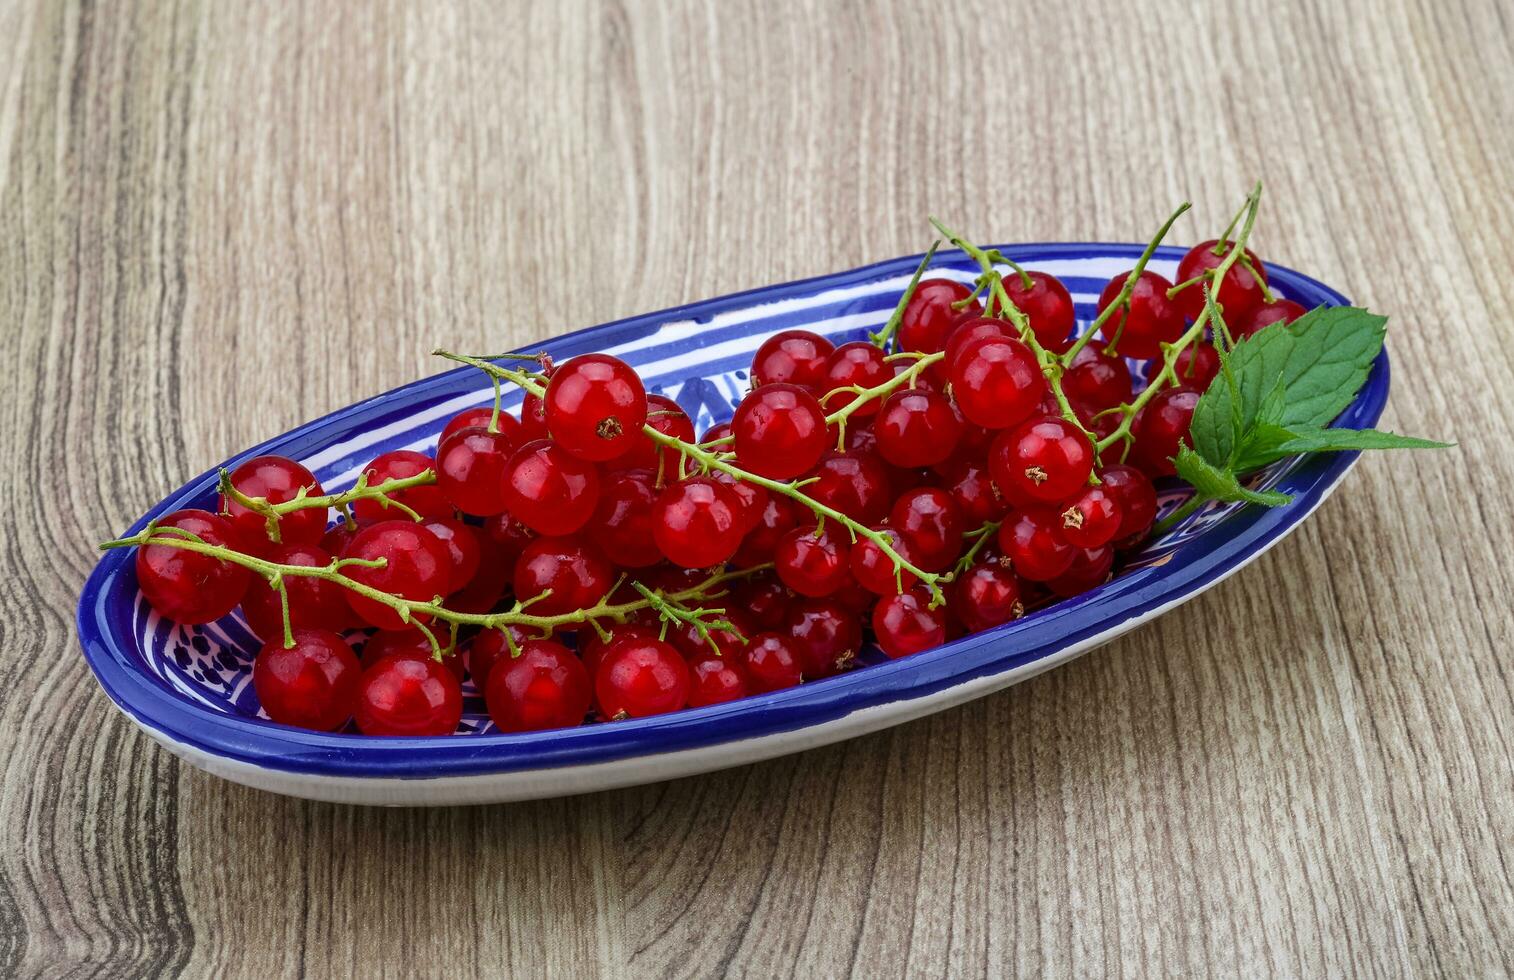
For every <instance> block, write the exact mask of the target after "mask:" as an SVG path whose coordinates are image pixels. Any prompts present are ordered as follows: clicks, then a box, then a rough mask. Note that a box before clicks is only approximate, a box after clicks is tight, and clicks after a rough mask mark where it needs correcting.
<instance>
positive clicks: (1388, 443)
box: [1236, 426, 1452, 471]
mask: <svg viewBox="0 0 1514 980" xmlns="http://www.w3.org/2000/svg"><path fill="white" fill-rule="evenodd" d="M1451 445H1452V444H1451V443H1448V442H1436V441H1434V440H1432V439H1417V438H1415V437H1413V436H1401V435H1398V434H1397V433H1393V432H1381V431H1379V430H1377V429H1320V428H1314V427H1307V426H1306V427H1299V428H1296V429H1283V428H1278V427H1275V426H1274V427H1263V426H1257V427H1256V429H1255V430H1253V432H1252V433H1251V436H1250V438H1249V439H1248V440H1247V442H1246V445H1245V447H1244V449H1243V450H1242V452H1241V456H1240V461H1239V462H1238V463H1237V467H1236V468H1237V469H1239V470H1241V471H1245V470H1250V469H1256V468H1257V467H1259V466H1266V465H1267V464H1268V463H1272V462H1276V461H1277V460H1279V459H1282V458H1283V457H1284V456H1295V455H1298V454H1299V453H1325V452H1336V451H1340V450H1349V449H1446V448H1449V447H1450V446H1451Z"/></svg>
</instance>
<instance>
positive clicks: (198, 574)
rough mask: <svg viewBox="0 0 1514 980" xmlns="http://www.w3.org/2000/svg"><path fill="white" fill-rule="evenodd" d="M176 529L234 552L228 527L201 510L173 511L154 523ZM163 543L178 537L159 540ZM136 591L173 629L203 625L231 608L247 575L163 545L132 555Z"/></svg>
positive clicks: (223, 562) (220, 561)
mask: <svg viewBox="0 0 1514 980" xmlns="http://www.w3.org/2000/svg"><path fill="white" fill-rule="evenodd" d="M153 526H154V528H169V527H172V528H178V529H179V530H181V531H188V532H189V533H191V534H194V535H197V536H198V537H199V538H200V540H201V541H204V542H205V543H206V544H212V545H217V546H219V547H222V548H236V547H237V546H238V544H239V543H240V538H239V536H238V534H237V532H236V530H235V529H234V528H233V527H232V525H231V522H230V521H228V520H226V519H225V518H224V517H220V516H218V515H216V514H212V513H210V512H209V511H205V510H178V511H174V512H173V513H172V514H169V515H168V516H166V517H164V518H161V519H160V520H158V521H156V522H155V523H154V525H153ZM159 536H160V537H163V538H176V537H178V536H177V535H173V534H162V535H159ZM136 567H137V586H138V587H139V588H141V590H142V594H143V595H145V596H146V597H147V601H148V602H149V603H151V604H152V607H153V608H154V609H156V610H157V611H158V613H159V614H160V615H162V616H163V617H165V618H167V619H171V620H173V621H174V622H176V623H190V624H193V623H208V622H210V621H211V620H215V619H220V618H221V617H222V616H224V615H226V614H227V613H229V612H231V611H232V610H233V609H235V608H236V605H237V603H239V602H241V601H242V596H244V595H245V594H246V593H247V582H248V575H247V569H245V568H243V567H242V566H241V565H237V564H234V563H232V562H229V561H226V560H224V559H221V558H213V557H211V556H210V555H202V554H198V553H196V552H193V551H190V550H188V549H187V548H176V547H174V546H173V545H167V544H147V545H143V546H141V547H139V548H138V549H137V559H136Z"/></svg>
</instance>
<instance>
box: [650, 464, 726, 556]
mask: <svg viewBox="0 0 1514 980" xmlns="http://www.w3.org/2000/svg"><path fill="white" fill-rule="evenodd" d="M740 510H741V499H740V498H739V497H737V496H736V494H735V493H734V492H733V491H732V490H731V489H730V488H729V487H727V486H725V485H723V484H721V483H719V482H717V481H715V480H713V479H711V478H710V477H707V476H691V477H689V478H688V479H686V480H680V481H678V482H677V483H675V484H673V485H672V486H670V487H668V488H667V489H666V490H664V491H663V492H662V494H661V495H660V496H659V497H658V498H657V503H656V504H654V505H653V508H652V538H653V540H655V541H656V542H657V548H658V550H659V551H661V552H662V553H663V554H664V555H666V556H667V559H668V560H669V561H671V562H672V563H673V564H675V565H681V566H683V567H684V568H709V567H711V566H712V565H719V564H721V563H722V562H724V561H725V560H726V559H728V558H730V557H731V556H732V555H734V554H735V553H736V547H737V546H738V545H740V544H741V525H740V523H739V511H740Z"/></svg>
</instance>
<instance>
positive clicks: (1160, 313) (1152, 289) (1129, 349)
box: [1099, 269, 1183, 359]
mask: <svg viewBox="0 0 1514 980" xmlns="http://www.w3.org/2000/svg"><path fill="white" fill-rule="evenodd" d="M1127 277H1128V273H1122V274H1121V275H1118V276H1115V277H1114V278H1113V279H1111V280H1109V285H1107V286H1105V287H1104V292H1103V293H1102V294H1100V296H1099V312H1100V313H1103V312H1104V309H1105V307H1107V306H1109V304H1110V303H1113V302H1114V300H1115V297H1116V296H1118V295H1120V290H1121V289H1123V288H1125V280H1126V278H1127ZM1171 288H1172V283H1170V282H1168V281H1167V280H1166V279H1164V278H1162V277H1161V276H1159V275H1157V274H1156V273H1155V272H1152V271H1151V270H1150V269H1145V270H1142V272H1141V276H1140V278H1139V279H1137V280H1136V284H1135V288H1134V289H1133V290H1131V293H1130V306H1129V308H1128V309H1126V310H1123V311H1119V312H1116V313H1114V314H1112V315H1111V316H1110V317H1109V319H1107V320H1105V321H1104V325H1103V326H1102V327H1100V328H1099V335H1100V336H1101V337H1103V338H1104V340H1105V342H1106V343H1107V344H1108V345H1109V346H1111V347H1117V348H1118V350H1119V352H1120V353H1121V354H1122V355H1124V356H1125V357H1135V358H1142V359H1144V358H1151V357H1157V356H1159V355H1160V354H1161V353H1162V348H1161V346H1160V345H1162V344H1164V343H1165V344H1170V343H1172V342H1173V341H1175V340H1177V339H1178V338H1179V337H1181V336H1182V335H1183V311H1182V310H1180V309H1178V305H1177V304H1176V303H1174V302H1173V301H1172V300H1170V299H1168V298H1167V290H1169V289H1171ZM1117 341H1118V342H1117Z"/></svg>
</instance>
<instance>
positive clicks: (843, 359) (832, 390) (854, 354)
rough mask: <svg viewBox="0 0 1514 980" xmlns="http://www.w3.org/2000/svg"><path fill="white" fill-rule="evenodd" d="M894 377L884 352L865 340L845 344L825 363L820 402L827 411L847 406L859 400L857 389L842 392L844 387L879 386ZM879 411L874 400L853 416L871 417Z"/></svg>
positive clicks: (862, 387)
mask: <svg viewBox="0 0 1514 980" xmlns="http://www.w3.org/2000/svg"><path fill="white" fill-rule="evenodd" d="M893 376H894V369H893V368H892V367H890V366H889V363H888V361H886V360H885V359H884V353H883V351H881V350H879V349H878V348H877V347H874V346H873V345H872V344H870V343H868V342H867V341H865V340H854V341H852V342H851V343H849V344H842V345H841V346H840V347H837V348H836V349H835V350H834V351H832V352H831V356H830V357H829V358H827V359H826V362H825V379H824V381H823V382H822V388H823V390H824V392H825V394H824V395H822V396H821V398H820V404H821V405H822V406H823V407H824V409H825V410H826V411H827V412H835V411H839V410H840V409H843V408H845V407H846V406H848V405H850V404H851V403H852V402H854V401H856V400H857V392H855V391H841V390H839V389H842V388H853V387H855V388H861V389H866V388H876V387H878V386H879V385H881V384H883V383H884V382H885V381H888V380H889V379H890V378H892V377H893ZM877 411H878V403H877V402H876V401H870V402H867V403H865V404H864V405H863V406H862V407H861V408H859V409H857V410H856V411H855V412H853V413H852V416H851V417H852V418H869V417H871V416H872V415H873V414H874V413H875V412H877Z"/></svg>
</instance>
